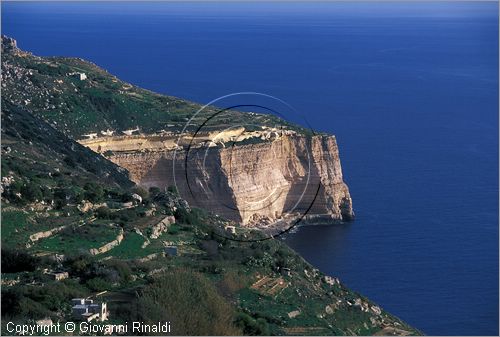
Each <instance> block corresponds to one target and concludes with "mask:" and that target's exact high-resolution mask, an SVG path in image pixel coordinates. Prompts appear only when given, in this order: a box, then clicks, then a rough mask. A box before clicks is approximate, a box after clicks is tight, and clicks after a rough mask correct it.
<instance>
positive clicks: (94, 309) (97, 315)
mask: <svg viewBox="0 0 500 337" xmlns="http://www.w3.org/2000/svg"><path fill="white" fill-rule="evenodd" d="M71 303H72V305H73V307H72V311H73V318H74V319H76V320H79V321H86V322H90V321H93V320H99V321H101V322H102V321H106V320H107V319H108V316H109V312H108V308H107V305H106V302H96V303H94V301H93V300H91V299H86V298H74V299H72V300H71Z"/></svg>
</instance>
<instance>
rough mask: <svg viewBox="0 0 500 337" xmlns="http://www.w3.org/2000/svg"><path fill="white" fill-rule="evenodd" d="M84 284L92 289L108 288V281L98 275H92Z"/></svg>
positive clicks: (101, 289)
mask: <svg viewBox="0 0 500 337" xmlns="http://www.w3.org/2000/svg"><path fill="white" fill-rule="evenodd" d="M86 285H87V287H88V288H89V289H90V290H92V291H103V290H109V283H108V282H106V281H105V280H104V279H102V278H100V277H94V278H92V279H90V280H88V281H87V283H86Z"/></svg>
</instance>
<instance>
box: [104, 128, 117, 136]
mask: <svg viewBox="0 0 500 337" xmlns="http://www.w3.org/2000/svg"><path fill="white" fill-rule="evenodd" d="M113 133H115V132H114V131H113V130H110V129H107V130H106V131H101V134H103V135H104V136H112V135H113Z"/></svg>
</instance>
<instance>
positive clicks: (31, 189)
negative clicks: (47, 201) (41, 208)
mask: <svg viewBox="0 0 500 337" xmlns="http://www.w3.org/2000/svg"><path fill="white" fill-rule="evenodd" d="M21 196H22V198H23V199H25V200H27V201H29V202H34V201H37V200H41V199H42V198H43V194H42V190H41V189H40V186H38V185H37V184H35V183H32V182H31V183H26V184H25V185H24V186H23V187H22V188H21Z"/></svg>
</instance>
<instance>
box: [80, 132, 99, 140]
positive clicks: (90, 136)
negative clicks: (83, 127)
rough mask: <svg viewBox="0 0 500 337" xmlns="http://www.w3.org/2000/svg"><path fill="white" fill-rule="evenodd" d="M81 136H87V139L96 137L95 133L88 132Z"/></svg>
mask: <svg viewBox="0 0 500 337" xmlns="http://www.w3.org/2000/svg"><path fill="white" fill-rule="evenodd" d="M83 137H87V139H95V138H97V133H88V134H86V135H83Z"/></svg>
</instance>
